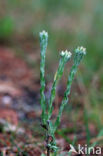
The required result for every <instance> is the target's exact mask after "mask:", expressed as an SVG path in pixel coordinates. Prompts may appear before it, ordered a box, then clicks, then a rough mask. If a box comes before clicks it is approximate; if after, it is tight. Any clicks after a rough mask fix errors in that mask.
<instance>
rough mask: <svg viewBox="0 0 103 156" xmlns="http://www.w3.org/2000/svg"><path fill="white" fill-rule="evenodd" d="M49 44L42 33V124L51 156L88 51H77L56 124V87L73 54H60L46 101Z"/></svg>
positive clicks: (46, 34)
mask: <svg viewBox="0 0 103 156" xmlns="http://www.w3.org/2000/svg"><path fill="white" fill-rule="evenodd" d="M47 42H48V33H47V32H45V31H42V32H41V33H40V46H41V63H40V82H41V90H40V93H41V100H40V103H41V108H42V116H41V118H42V124H41V126H42V127H43V128H44V129H45V131H46V143H47V144H46V148H47V156H50V152H51V151H53V152H54V153H55V155H56V153H57V150H58V148H57V146H56V142H55V132H56V130H57V128H58V126H59V124H60V120H61V116H62V112H63V110H64V107H65V105H67V103H68V96H69V95H70V90H71V85H72V81H73V79H74V76H75V74H76V72H77V69H78V66H79V64H80V62H81V60H82V58H83V56H84V55H85V54H86V49H85V48H83V47H78V48H77V49H76V50H75V56H74V61H73V66H72V68H71V71H70V74H69V76H68V81H67V88H66V91H65V93H64V98H63V100H62V102H61V106H60V108H59V112H58V115H57V119H56V121H55V123H53V122H52V121H51V116H52V111H53V101H54V98H55V94H56V87H57V84H58V81H59V80H60V78H61V76H62V74H63V71H64V66H65V64H66V62H67V61H69V60H70V58H71V52H68V51H67V50H66V51H62V52H61V53H60V55H61V59H60V62H59V67H58V69H57V72H56V74H55V76H54V81H53V85H52V89H51V95H50V100H49V102H47V101H46V98H45V94H44V91H45V78H44V74H45V54H46V49H47Z"/></svg>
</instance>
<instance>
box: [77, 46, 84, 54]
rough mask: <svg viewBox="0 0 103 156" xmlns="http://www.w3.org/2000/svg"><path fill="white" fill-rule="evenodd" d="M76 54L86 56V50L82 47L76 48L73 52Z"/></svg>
mask: <svg viewBox="0 0 103 156" xmlns="http://www.w3.org/2000/svg"><path fill="white" fill-rule="evenodd" d="M75 52H76V53H79V54H83V55H86V48H84V47H82V46H81V47H77V49H76V50H75Z"/></svg>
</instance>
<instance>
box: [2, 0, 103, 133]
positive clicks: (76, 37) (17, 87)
mask: <svg viewBox="0 0 103 156" xmlns="http://www.w3.org/2000/svg"><path fill="white" fill-rule="evenodd" d="M42 30H46V31H48V33H49V42H48V49H47V56H46V84H47V87H46V95H47V96H48V94H49V92H50V87H51V82H52V80H53V76H54V74H53V73H55V71H56V68H57V66H58V61H59V52H60V51H61V50H66V49H67V50H70V51H71V52H72V53H74V49H75V48H76V47H77V46H84V47H86V49H87V55H86V57H85V58H84V60H83V62H82V64H81V65H80V68H79V70H78V73H77V75H76V78H75V81H74V82H73V86H72V91H71V97H70V104H68V106H67V108H68V109H66V110H65V113H67V116H68V118H69V120H70V121H72V120H73V121H74V122H75V123H76V122H77V123H78V122H80V123H81V122H82V121H83V123H85V122H86V123H87V120H88V121H89V123H90V128H91V129H93V126H95V127H96V130H97V132H98V131H99V130H100V129H101V128H102V126H103V61H102V60H103V1H102V0H98V1H97V0H85V1H83V0H78V1H76V0H71V1H70V0H63V1H62V0H56V1H55V0H51V1H50V0H42V1H41V0H29V1H28V0H13V1H12V0H8V1H7V0H0V66H1V67H0V83H1V88H0V97H1V104H2V105H6V106H7V107H9V106H10V105H11V104H10V103H12V107H13V108H16V109H17V110H18V107H20V109H19V110H21V105H23V104H25V105H26V107H25V111H26V112H27V113H28V110H29V109H30V110H33V107H32V103H34V107H35V108H34V109H38V108H37V107H38V105H39V101H38V99H39V87H40V86H39V81H40V77H39V72H40V71H39V64H40V46H39V37H38V36H39V32H40V31H42ZM70 66H71V63H70V64H69V65H67V67H66V68H65V72H64V76H63V79H62V81H61V83H60V84H59V86H58V88H57V97H56V100H55V103H54V104H55V108H56V110H57V109H58V106H59V104H60V101H61V97H62V96H63V93H64V90H65V87H66V81H67V78H66V76H67V73H68V72H69V69H70ZM21 92H23V93H21ZM22 94H23V96H22V98H19V100H18V97H19V96H21V95H22ZM24 95H25V96H24ZM11 101H12V102H11ZM18 103H19V104H18ZM21 103H22V104H21ZM35 103H37V105H35ZM30 105H31V107H30ZM19 115H20V117H21V116H23V114H22V112H20V111H19ZM29 115H30V113H29ZM86 125H87V124H86Z"/></svg>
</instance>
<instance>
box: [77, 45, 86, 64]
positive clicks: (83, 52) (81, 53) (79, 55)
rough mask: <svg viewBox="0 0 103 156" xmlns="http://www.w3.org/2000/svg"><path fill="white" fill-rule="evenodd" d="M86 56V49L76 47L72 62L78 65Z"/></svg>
mask: <svg viewBox="0 0 103 156" xmlns="http://www.w3.org/2000/svg"><path fill="white" fill-rule="evenodd" d="M84 55H86V48H84V47H77V48H76V49H75V57H74V62H75V64H76V65H79V64H80V62H81V60H82V58H83V56H84Z"/></svg>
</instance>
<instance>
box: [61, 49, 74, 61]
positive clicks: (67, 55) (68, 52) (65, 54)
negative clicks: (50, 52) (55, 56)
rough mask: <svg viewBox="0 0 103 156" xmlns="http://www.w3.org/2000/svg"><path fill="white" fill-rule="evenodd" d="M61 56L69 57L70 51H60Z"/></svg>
mask: <svg viewBox="0 0 103 156" xmlns="http://www.w3.org/2000/svg"><path fill="white" fill-rule="evenodd" d="M60 55H61V56H65V57H66V58H67V59H69V58H70V57H71V55H72V54H71V52H70V51H67V50H66V51H61V53H60Z"/></svg>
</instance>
